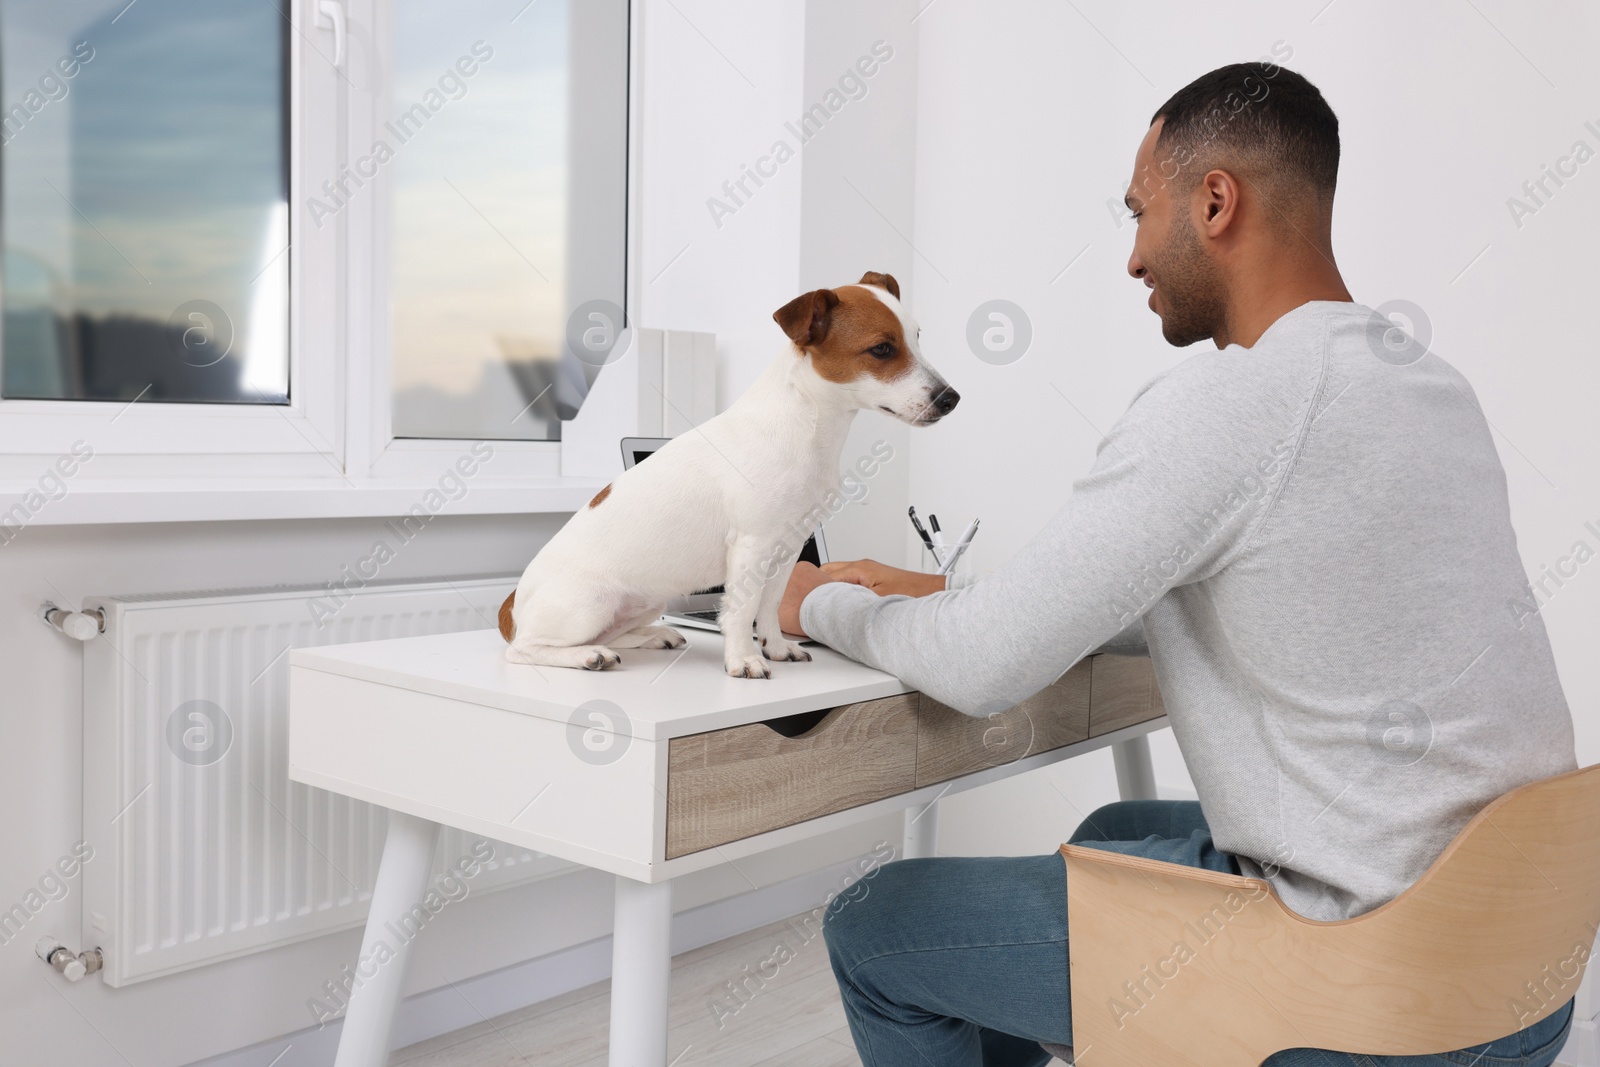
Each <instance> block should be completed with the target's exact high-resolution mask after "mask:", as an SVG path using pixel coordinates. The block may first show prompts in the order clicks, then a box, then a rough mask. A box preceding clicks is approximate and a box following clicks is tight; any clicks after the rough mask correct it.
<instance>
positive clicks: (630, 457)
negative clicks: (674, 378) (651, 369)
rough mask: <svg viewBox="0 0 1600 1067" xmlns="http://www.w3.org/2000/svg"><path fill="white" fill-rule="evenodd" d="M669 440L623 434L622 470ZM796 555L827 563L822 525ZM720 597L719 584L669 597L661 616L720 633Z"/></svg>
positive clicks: (809, 560) (692, 627) (680, 623)
mask: <svg viewBox="0 0 1600 1067" xmlns="http://www.w3.org/2000/svg"><path fill="white" fill-rule="evenodd" d="M669 440H671V438H667V437H624V438H623V439H622V469H623V470H627V469H629V468H631V467H635V466H637V465H638V464H640V463H643V462H644V461H645V460H647V459H649V458H650V456H651V455H652V454H653V453H654V452H655V450H656V449H658V448H660V447H661V446H662V445H664V444H666V443H667V442H668V441H669ZM800 558H801V559H803V560H805V561H806V562H807V563H814V564H816V565H817V566H819V567H820V566H822V565H823V564H824V563H826V562H828V546H827V543H826V542H825V541H823V539H822V527H820V526H819V527H817V529H816V531H815V532H814V533H812V535H811V536H810V537H809V538H807V539H806V543H805V545H803V546H802V547H801V549H800ZM721 599H722V586H720V585H714V586H712V587H711V588H710V589H702V590H700V591H699V592H696V593H690V594H689V595H688V596H680V597H676V598H674V599H672V600H669V601H668V602H667V609H666V611H664V612H662V614H661V617H662V619H663V620H664V621H666V622H667V623H668V624H670V625H672V626H687V627H690V628H691V629H696V630H713V631H715V632H717V633H721V632H722V628H721V627H720V626H718V625H717V608H718V604H719V602H720V601H721Z"/></svg>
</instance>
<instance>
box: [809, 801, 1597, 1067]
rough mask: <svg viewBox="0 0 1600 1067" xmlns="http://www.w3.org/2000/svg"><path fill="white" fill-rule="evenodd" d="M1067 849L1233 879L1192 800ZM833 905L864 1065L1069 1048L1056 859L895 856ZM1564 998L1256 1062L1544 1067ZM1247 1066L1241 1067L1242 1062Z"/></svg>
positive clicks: (1114, 813)
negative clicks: (1427, 1047)
mask: <svg viewBox="0 0 1600 1067" xmlns="http://www.w3.org/2000/svg"><path fill="white" fill-rule="evenodd" d="M1070 840H1071V841H1072V843H1074V844H1083V845H1089V846H1091V847H1094V848H1104V849H1107V850H1109V851H1112V852H1123V853H1131V854H1133V855H1138V856H1148V857H1150V858H1151V859H1157V860H1164V861H1166V862H1168V863H1181V864H1185V865H1187V866H1190V867H1203V868H1206V869H1208V870H1213V871H1223V872H1226V873H1228V874H1238V873H1239V867H1238V864H1237V863H1235V862H1234V859H1233V857H1232V856H1231V855H1229V854H1228V853H1225V852H1220V851H1218V850H1217V848H1216V847H1215V846H1214V845H1213V844H1212V841H1211V831H1210V829H1209V828H1208V827H1207V826H1206V822H1205V818H1204V817H1203V816H1202V815H1201V814H1200V805H1199V804H1197V803H1194V802H1192V801H1159V800H1133V801H1123V802H1121V803H1117V804H1108V805H1106V806H1105V807H1103V808H1100V809H1099V810H1098V811H1096V812H1095V813H1094V814H1093V815H1090V816H1089V817H1088V818H1087V819H1085V820H1084V822H1083V825H1082V826H1080V827H1078V829H1077V831H1076V832H1075V833H1074V834H1073V835H1072V837H1071V839H1070ZM860 884H861V886H862V888H863V889H864V890H865V892H864V893H850V894H847V895H845V896H840V897H837V898H835V899H834V901H833V902H832V904H830V905H829V908H828V911H827V915H826V920H825V922H824V924H823V934H824V936H825V938H826V940H827V944H828V955H829V958H830V960H831V961H832V964H833V973H834V976H835V977H836V978H837V979H838V982H839V990H840V993H841V994H842V996H843V998H844V1007H845V1015H846V1017H847V1018H848V1019H849V1022H850V1033H851V1035H852V1036H853V1037H854V1038H855V1043H856V1051H857V1052H859V1053H860V1055H861V1061H862V1063H863V1064H864V1065H865V1067H902V1065H903V1067H946V1065H951V1067H955V1065H960V1067H979V1065H982V1067H1043V1065H1044V1064H1045V1063H1047V1062H1049V1060H1050V1056H1049V1054H1048V1053H1046V1052H1045V1051H1044V1050H1043V1049H1041V1048H1040V1046H1039V1042H1041V1041H1047V1042H1050V1043H1052V1044H1058V1045H1069V1046H1070V1045H1071V1044H1072V1020H1071V1013H1070V1010H1069V1005H1070V1003H1071V993H1070V990H1069V987H1068V981H1067V872H1066V864H1065V863H1064V862H1063V861H1062V859H1061V856H1060V855H1059V854H1057V853H1051V854H1050V855H1047V856H1024V857H1018V858H976V857H975V858H956V857H952V858H948V859H946V858H940V859H920V860H901V861H899V862H898V863H890V864H888V865H886V866H884V867H881V868H878V869H877V870H876V871H875V872H874V873H873V874H872V875H870V876H868V879H866V880H863V882H862V883H860ZM1571 1024H1572V1004H1571V1003H1570V1002H1569V1003H1568V1004H1567V1005H1566V1006H1565V1007H1563V1008H1561V1009H1560V1010H1558V1011H1556V1012H1555V1013H1554V1014H1553V1015H1551V1016H1550V1017H1548V1018H1546V1019H1543V1020H1541V1021H1540V1022H1537V1023H1535V1024H1534V1025H1532V1026H1530V1027H1528V1028H1527V1029H1526V1030H1523V1031H1521V1032H1519V1033H1514V1034H1512V1035H1510V1036H1509V1037H1504V1038H1501V1039H1499V1040H1497V1041H1491V1042H1489V1043H1488V1044H1485V1045H1476V1046H1474V1047H1472V1048H1469V1049H1462V1050H1461V1051H1460V1052H1446V1053H1443V1054H1441V1055H1437V1056H1362V1055H1352V1054H1350V1053H1346V1052H1329V1051H1325V1050H1321V1049H1286V1050H1284V1051H1282V1052H1279V1053H1276V1054H1275V1055H1273V1056H1271V1057H1270V1058H1268V1059H1267V1061H1266V1063H1265V1064H1264V1065H1263V1067H1474V1065H1476V1067H1511V1065H1517V1067H1549V1064H1550V1063H1552V1062H1553V1061H1554V1060H1555V1057H1556V1053H1558V1052H1560V1051H1561V1046H1562V1045H1563V1044H1564V1043H1565V1042H1566V1038H1567V1030H1568V1029H1569V1027H1570V1026H1571ZM1241 1067H1243V1065H1241Z"/></svg>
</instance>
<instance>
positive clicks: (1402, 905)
mask: <svg viewBox="0 0 1600 1067" xmlns="http://www.w3.org/2000/svg"><path fill="white" fill-rule="evenodd" d="M1061 853H1062V855H1063V856H1064V857H1065V858H1066V863H1067V925H1068V929H1069V930H1070V931H1071V943H1070V944H1071V947H1070V949H1069V965H1070V968H1071V974H1072V1030H1073V1042H1074V1046H1075V1048H1076V1063H1077V1064H1079V1065H1081V1067H1149V1065H1151V1064H1172V1063H1183V1064H1189V1065H1192V1067H1256V1065H1258V1064H1260V1063H1261V1062H1262V1061H1263V1060H1265V1059H1266V1058H1267V1057H1268V1056H1271V1055H1272V1054H1273V1053H1275V1052H1278V1051H1279V1050H1281V1049H1288V1048H1321V1049H1331V1050H1335V1051H1341V1052H1359V1053H1365V1054H1367V1055H1371V1056H1413V1055H1427V1054H1436V1053H1440V1052H1447V1051H1451V1050H1454V1049H1460V1048H1466V1047H1468V1046H1471V1045H1477V1044H1481V1043H1483V1042H1487V1041H1493V1040H1495V1039H1496V1038H1501V1037H1505V1036H1506V1035H1508V1034H1511V1033H1514V1032H1516V1031H1518V1030H1521V1029H1523V1028H1525V1027H1527V1026H1531V1025H1533V1024H1534V1023H1535V1022H1538V1021H1539V1020H1540V1019H1543V1018H1544V1017H1546V1016H1547V1015H1550V1014H1551V1013H1552V1012H1554V1011H1555V1010H1557V1009H1558V1008H1560V1007H1561V1006H1562V1005H1564V1004H1565V1003H1566V1002H1567V1001H1568V1000H1570V999H1571V998H1572V996H1573V995H1574V994H1575V993H1576V992H1577V990H1578V983H1579V982H1580V981H1582V979H1583V971H1584V964H1585V963H1586V962H1587V961H1588V958H1589V954H1590V946H1591V945H1592V944H1593V942H1594V938H1595V934H1596V929H1597V927H1600V764H1597V765H1595V766H1593V767H1586V768H1584V769H1582V770H1577V771H1572V772H1570V773H1567V774H1562V775H1558V776H1557V777H1554V778H1547V779H1544V780H1543V781H1538V782H1532V783H1530V784H1528V785H1525V786H1522V787H1521V788H1519V789H1515V790H1512V791H1511V792H1509V793H1507V794H1506V795H1504V796H1502V797H1500V798H1499V799H1497V800H1495V801H1493V802H1492V803H1490V804H1489V805H1488V806H1486V807H1485V808H1484V809H1483V810H1482V811H1480V812H1478V814H1477V815H1476V816H1474V817H1473V819H1472V821H1471V822H1469V823H1468V824H1467V825H1466V826H1465V827H1464V828H1463V829H1462V831H1461V832H1460V833H1459V834H1457V835H1456V838H1455V840H1453V841H1452V842H1450V844H1449V846H1448V847H1447V848H1446V849H1445V850H1444V852H1443V853H1442V854H1441V855H1440V856H1439V858H1438V859H1437V860H1435V861H1434V863H1433V865H1432V866H1431V867H1429V868H1428V870H1427V872H1426V873H1424V874H1423V876H1422V877H1421V878H1420V879H1418V880H1417V882H1416V883H1415V884H1414V885H1412V886H1411V887H1410V888H1408V889H1406V891H1405V892H1403V893H1401V894H1400V895H1399V896H1398V897H1396V898H1394V899H1393V900H1391V901H1389V902H1388V903H1386V904H1384V905H1383V906H1382V907H1379V908H1376V909H1374V910H1372V911H1370V912H1368V913H1366V914H1365V915H1360V916H1357V917H1356V918H1353V919H1345V920H1343V921H1340V922H1316V921H1313V920H1310V919H1305V918H1302V917H1301V916H1299V915H1297V914H1295V913H1294V912H1292V911H1290V910H1289V909H1288V908H1286V907H1285V906H1284V904H1283V902H1282V901H1281V900H1279V899H1278V896H1277V894H1275V893H1273V892H1272V890H1271V888H1270V887H1269V886H1268V884H1267V883H1266V882H1264V881H1262V880H1260V879H1255V878H1242V877H1238V876H1235V875H1227V874H1219V873H1216V872H1213V871H1206V870H1201V869H1198V868H1192V867H1184V866H1179V865H1176V864H1170V863H1161V862H1158V861H1155V860H1148V859H1144V858H1141V857H1137V856H1124V855H1120V854H1117V853H1113V852H1106V851H1102V850H1099V849H1095V848H1090V847H1086V846H1083V845H1062V846H1061ZM1046 1047H1047V1048H1048V1047H1049V1046H1046ZM1050 1051H1052V1052H1055V1053H1056V1054H1057V1055H1061V1054H1062V1051H1063V1050H1058V1049H1055V1048H1051V1049H1050Z"/></svg>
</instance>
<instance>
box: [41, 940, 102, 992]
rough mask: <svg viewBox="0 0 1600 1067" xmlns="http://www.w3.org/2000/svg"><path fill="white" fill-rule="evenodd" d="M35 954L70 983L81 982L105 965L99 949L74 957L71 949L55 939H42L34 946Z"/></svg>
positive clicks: (92, 949)
mask: <svg viewBox="0 0 1600 1067" xmlns="http://www.w3.org/2000/svg"><path fill="white" fill-rule="evenodd" d="M33 954H34V955H35V956H38V957H39V958H40V959H41V960H44V961H45V962H46V963H48V964H49V965H50V966H52V967H54V968H55V969H56V970H58V971H60V972H61V974H62V975H63V976H64V977H65V978H66V980H67V981H69V982H76V981H79V980H80V979H82V978H83V976H84V975H86V974H93V973H95V972H96V971H98V970H99V969H100V968H101V967H102V966H104V965H105V960H104V959H103V958H102V957H101V955H100V950H99V949H97V948H91V949H89V950H88V951H87V952H81V953H79V954H78V955H76V956H74V955H73V954H72V950H71V949H69V948H67V946H65V945H63V944H62V943H61V942H59V941H57V940H56V939H55V938H53V937H41V938H40V939H39V943H38V944H37V945H34V946H33Z"/></svg>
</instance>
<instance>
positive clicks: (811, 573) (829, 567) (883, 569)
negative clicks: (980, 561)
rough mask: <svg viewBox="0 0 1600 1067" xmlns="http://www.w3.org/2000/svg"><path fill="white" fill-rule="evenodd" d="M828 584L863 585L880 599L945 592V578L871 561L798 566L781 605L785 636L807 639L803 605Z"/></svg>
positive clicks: (790, 576) (781, 623) (802, 564)
mask: <svg viewBox="0 0 1600 1067" xmlns="http://www.w3.org/2000/svg"><path fill="white" fill-rule="evenodd" d="M826 582H850V583H851V584H852V585H864V586H866V587H867V588H868V589H870V590H872V591H873V592H874V593H877V594H878V595H879V596H893V595H896V594H904V595H906V596H927V595H928V594H929V593H937V592H939V591H940V590H941V589H943V588H944V584H945V582H944V575H942V574H923V573H922V572H921V571H903V570H901V569H900V568H898V567H890V566H887V565H885V564H882V563H879V562H878V561H877V560H872V559H857V560H851V561H849V562H840V563H824V564H823V565H822V569H821V570H818V569H817V567H816V566H815V565H813V564H810V563H805V562H801V563H796V564H795V565H794V570H793V571H791V572H790V573H789V585H788V587H787V588H785V589H784V591H783V601H782V602H781V603H780V604H779V605H778V625H779V626H781V627H783V630H784V632H785V633H791V634H799V635H800V636H802V637H805V636H808V635H807V634H806V632H805V631H804V630H802V629H801V628H800V604H801V602H803V601H804V600H805V598H806V597H807V596H808V595H809V594H810V592H811V590H813V589H815V588H816V587H817V586H819V585H823V584H824V583H826Z"/></svg>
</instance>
